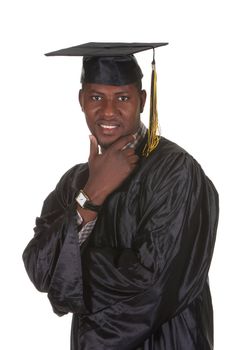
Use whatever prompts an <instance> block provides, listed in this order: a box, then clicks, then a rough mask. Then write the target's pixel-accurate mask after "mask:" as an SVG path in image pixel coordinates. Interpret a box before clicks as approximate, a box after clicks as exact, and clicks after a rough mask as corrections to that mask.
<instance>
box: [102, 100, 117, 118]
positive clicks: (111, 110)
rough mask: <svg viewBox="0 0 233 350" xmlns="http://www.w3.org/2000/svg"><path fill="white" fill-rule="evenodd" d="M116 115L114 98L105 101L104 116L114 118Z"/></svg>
mask: <svg viewBox="0 0 233 350" xmlns="http://www.w3.org/2000/svg"><path fill="white" fill-rule="evenodd" d="M115 115H116V104H115V102H114V101H112V100H107V101H105V104H104V106H103V116H104V117H105V118H113V117H114V116H115Z"/></svg>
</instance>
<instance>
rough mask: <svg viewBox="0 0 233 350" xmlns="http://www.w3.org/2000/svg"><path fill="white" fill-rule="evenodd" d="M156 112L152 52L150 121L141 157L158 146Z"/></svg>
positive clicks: (154, 70)
mask: <svg viewBox="0 0 233 350" xmlns="http://www.w3.org/2000/svg"><path fill="white" fill-rule="evenodd" d="M158 144H159V135H158V111H157V75H156V69H155V58H154V50H153V61H152V74H151V92H150V121H149V128H148V140H147V143H146V145H145V147H144V149H143V152H142V155H143V156H145V157H148V156H149V154H150V153H151V152H152V151H153V150H154V149H155V148H156V147H157V146H158Z"/></svg>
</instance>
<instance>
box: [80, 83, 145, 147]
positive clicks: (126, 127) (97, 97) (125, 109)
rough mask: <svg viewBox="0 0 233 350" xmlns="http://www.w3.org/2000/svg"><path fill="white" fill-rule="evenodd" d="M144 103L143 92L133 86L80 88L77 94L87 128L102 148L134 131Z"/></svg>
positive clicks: (91, 85) (90, 86)
mask: <svg viewBox="0 0 233 350" xmlns="http://www.w3.org/2000/svg"><path fill="white" fill-rule="evenodd" d="M145 100H146V92H145V91H144V90H142V91H140V90H139V89H138V88H137V87H136V85H134V84H129V85H123V86H113V85H102V84H84V86H83V89H82V90H80V94H79V101H80V105H81V107H82V110H83V112H84V114H85V117H86V122H87V125H88V128H89V130H90V131H91V133H92V134H93V135H94V136H95V137H96V138H97V141H98V143H99V145H100V146H101V147H102V148H107V147H109V146H110V145H111V144H112V143H114V142H115V141H116V140H118V139H119V138H120V137H122V136H126V135H129V134H134V133H135V132H136V131H137V129H138V127H139V122H140V113H141V112H142V111H143V107H144V104H145Z"/></svg>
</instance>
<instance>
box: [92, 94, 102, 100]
mask: <svg viewBox="0 0 233 350" xmlns="http://www.w3.org/2000/svg"><path fill="white" fill-rule="evenodd" d="M91 99H92V100H93V101H101V100H102V97H101V96H98V95H94V96H91Z"/></svg>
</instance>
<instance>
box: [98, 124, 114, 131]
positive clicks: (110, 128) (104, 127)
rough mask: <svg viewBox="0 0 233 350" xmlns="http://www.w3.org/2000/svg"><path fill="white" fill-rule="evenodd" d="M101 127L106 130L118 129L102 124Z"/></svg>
mask: <svg viewBox="0 0 233 350" xmlns="http://www.w3.org/2000/svg"><path fill="white" fill-rule="evenodd" d="M100 127H101V128H103V129H106V130H112V129H116V128H117V127H118V125H105V124H100Z"/></svg>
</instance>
